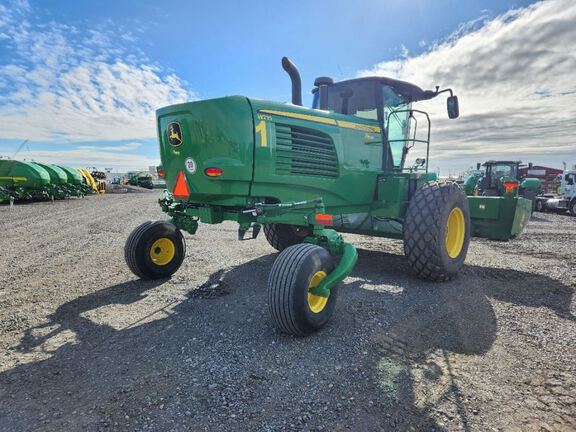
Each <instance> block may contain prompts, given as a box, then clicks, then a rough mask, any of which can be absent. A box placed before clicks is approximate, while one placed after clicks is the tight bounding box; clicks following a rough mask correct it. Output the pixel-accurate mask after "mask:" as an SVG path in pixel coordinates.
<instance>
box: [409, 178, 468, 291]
mask: <svg viewBox="0 0 576 432" xmlns="http://www.w3.org/2000/svg"><path fill="white" fill-rule="evenodd" d="M469 243H470V210H469V208H468V199H467V198H466V195H465V194H464V192H463V191H462V190H461V189H460V188H459V187H458V185H457V184H455V183H437V182H434V183H428V184H426V185H424V186H423V187H422V188H420V189H418V190H417V191H416V193H415V194H414V197H413V198H412V200H410V204H409V205H408V211H407V213H406V220H405V221H404V253H405V255H406V257H407V258H408V262H409V263H410V265H411V267H412V269H413V270H414V272H415V273H416V275H417V276H418V277H419V278H421V279H425V280H430V281H435V282H441V281H447V280H450V279H452V278H453V277H454V276H455V275H456V274H457V273H458V272H459V271H460V269H461V268H462V266H463V265H464V260H465V259H466V253H467V251H468V245H469Z"/></svg>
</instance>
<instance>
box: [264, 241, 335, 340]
mask: <svg viewBox="0 0 576 432" xmlns="http://www.w3.org/2000/svg"><path fill="white" fill-rule="evenodd" d="M333 270H334V259H333V258H332V256H331V255H330V253H329V252H328V251H327V250H326V249H324V248H321V247H320V246H315V245H311V244H306V243H304V244H299V245H295V246H290V247H288V248H286V249H284V251H283V252H282V253H281V254H280V255H279V256H278V258H276V261H275V262H274V265H273V266H272V270H271V271H270V277H269V278H268V305H269V308H270V314H271V315H272V321H273V322H274V324H275V326H276V327H277V328H278V329H279V330H280V331H282V332H285V333H290V334H293V335H295V336H305V335H308V334H311V333H313V332H315V331H317V330H319V329H321V328H322V327H324V326H325V325H326V323H327V322H328V321H329V320H330V318H331V317H332V314H333V312H334V307H335V306H336V298H337V287H334V288H332V289H331V290H330V296H329V297H321V296H317V295H314V294H312V293H311V292H310V289H311V288H314V287H317V286H318V284H320V282H322V280H323V279H324V278H325V277H326V276H327V275H328V274H330V272H331V271H333Z"/></svg>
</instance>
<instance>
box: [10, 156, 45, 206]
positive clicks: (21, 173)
mask: <svg viewBox="0 0 576 432" xmlns="http://www.w3.org/2000/svg"><path fill="white" fill-rule="evenodd" d="M0 186H1V187H2V188H3V189H4V190H5V191H7V193H8V194H10V195H11V196H12V197H13V198H14V199H16V200H28V199H47V198H49V197H50V190H51V183H50V174H49V173H48V172H47V171H46V170H45V169H44V168H42V167H41V166H39V165H37V164H35V163H32V162H20V161H15V160H10V159H8V160H4V159H2V160H0ZM5 194H6V193H4V195H5Z"/></svg>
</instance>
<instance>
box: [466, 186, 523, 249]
mask: <svg viewBox="0 0 576 432" xmlns="http://www.w3.org/2000/svg"><path fill="white" fill-rule="evenodd" d="M468 204H469V207H470V218H471V235H472V236H473V237H482V238H489V239H492V240H510V239H511V238H514V237H516V236H517V235H519V234H520V233H521V232H522V230H523V229H524V228H525V227H526V224H527V223H528V220H529V219H530V216H531V214H532V203H531V201H530V200H527V199H525V198H522V197H518V196H504V197H481V196H478V197H468Z"/></svg>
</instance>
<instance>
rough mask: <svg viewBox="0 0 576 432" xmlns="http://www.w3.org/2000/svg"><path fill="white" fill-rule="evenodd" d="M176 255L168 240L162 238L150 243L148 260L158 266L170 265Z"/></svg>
mask: <svg viewBox="0 0 576 432" xmlns="http://www.w3.org/2000/svg"><path fill="white" fill-rule="evenodd" d="M174 255H176V246H175V245H174V242H173V241H172V240H170V239H169V238H166V237H162V238H159V239H158V240H156V241H155V242H154V243H152V246H151V247H150V259H151V260H152V262H153V263H154V264H156V265H159V266H165V265H167V264H170V262H171V261H172V260H173V259H174Z"/></svg>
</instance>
